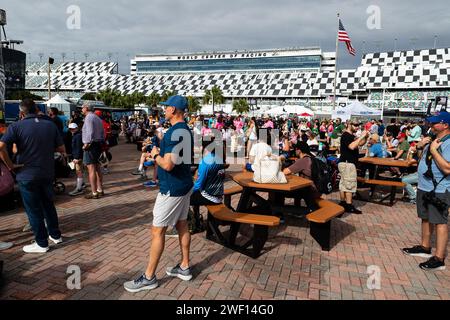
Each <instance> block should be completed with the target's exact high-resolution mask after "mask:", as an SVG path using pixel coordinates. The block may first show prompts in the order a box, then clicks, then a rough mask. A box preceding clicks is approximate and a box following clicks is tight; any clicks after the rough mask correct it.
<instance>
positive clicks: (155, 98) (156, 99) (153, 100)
mask: <svg viewBox="0 0 450 320" xmlns="http://www.w3.org/2000/svg"><path fill="white" fill-rule="evenodd" d="M161 101H162V100H161V96H160V95H159V94H158V92H156V91H153V92H152V93H151V94H150V95H149V96H148V97H147V98H146V99H145V103H146V104H148V105H149V106H151V107H152V108H156V107H157V106H158V104H159V103H160V102H161Z"/></svg>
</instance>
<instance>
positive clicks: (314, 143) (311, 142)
mask: <svg viewBox="0 0 450 320" xmlns="http://www.w3.org/2000/svg"><path fill="white" fill-rule="evenodd" d="M306 144H307V145H308V146H318V145H319V142H318V141H317V139H316V138H314V139H312V140H310V139H308V141H306Z"/></svg>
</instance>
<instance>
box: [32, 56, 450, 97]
mask: <svg viewBox="0 0 450 320" xmlns="http://www.w3.org/2000/svg"><path fill="white" fill-rule="evenodd" d="M35 70H39V66H37V65H35V64H34V65H32V66H30V69H29V71H30V72H29V75H28V77H27V88H28V89H34V90H39V89H44V88H45V87H46V83H47V80H46V77H44V76H43V75H39V74H36V72H33V71H35ZM116 70H117V64H115V63H111V62H101V63H100V62H98V63H92V62H78V63H72V62H70V63H63V64H61V65H59V66H58V67H57V68H56V69H55V71H54V72H53V73H52V84H53V85H54V86H57V87H59V88H60V89H61V90H83V91H94V92H96V91H99V90H102V89H106V88H108V87H109V88H113V89H117V90H119V91H121V92H122V93H132V92H136V91H139V92H143V93H144V94H150V93H152V92H154V91H156V92H158V93H162V92H163V91H164V90H176V91H177V92H178V93H180V94H187V95H192V96H198V97H200V96H203V94H204V91H205V89H209V88H211V87H212V86H218V87H220V88H221V89H222V91H223V92H224V95H225V96H226V97H230V98H235V97H256V98H267V99H271V98H326V97H330V96H333V94H334V92H333V86H334V81H335V75H334V72H332V71H321V72H305V71H290V72H289V71H283V72H281V71H280V72H245V73H244V72H227V73H183V74H173V73H164V74H163V73H162V74H149V75H119V74H117V72H116ZM449 87H450V49H448V48H447V49H431V50H418V51H399V52H382V53H369V54H366V55H364V57H363V60H362V64H361V66H359V67H358V68H357V69H355V70H341V71H340V72H339V75H338V84H337V94H338V95H341V96H354V95H368V94H369V93H370V92H372V91H375V92H376V91H377V90H378V91H380V90H383V89H387V90H414V89H424V88H425V89H430V90H436V89H444V88H449Z"/></svg>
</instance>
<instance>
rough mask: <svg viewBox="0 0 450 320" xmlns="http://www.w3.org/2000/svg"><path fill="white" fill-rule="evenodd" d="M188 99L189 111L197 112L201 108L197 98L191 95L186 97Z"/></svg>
mask: <svg viewBox="0 0 450 320" xmlns="http://www.w3.org/2000/svg"><path fill="white" fill-rule="evenodd" d="M187 100H188V110H189V112H191V113H195V112H198V111H200V110H202V106H201V105H200V101H198V99H197V98H194V97H193V96H189V97H187Z"/></svg>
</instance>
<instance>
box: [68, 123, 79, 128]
mask: <svg viewBox="0 0 450 320" xmlns="http://www.w3.org/2000/svg"><path fill="white" fill-rule="evenodd" d="M69 129H78V125H77V124H76V123H74V122H72V123H71V124H69Z"/></svg>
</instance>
